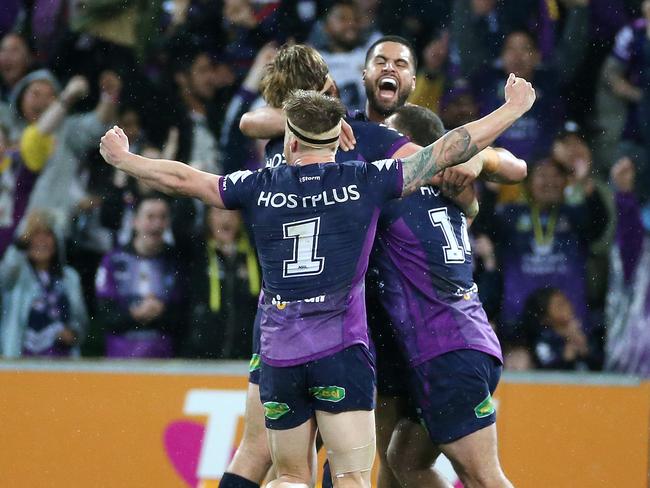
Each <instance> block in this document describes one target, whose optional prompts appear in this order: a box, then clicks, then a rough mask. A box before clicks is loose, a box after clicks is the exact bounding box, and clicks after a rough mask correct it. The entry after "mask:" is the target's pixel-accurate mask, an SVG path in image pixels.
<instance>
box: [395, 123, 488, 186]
mask: <svg viewBox="0 0 650 488" xmlns="http://www.w3.org/2000/svg"><path fill="white" fill-rule="evenodd" d="M477 153H478V148H477V147H476V144H474V143H473V142H472V136H471V135H470V133H469V132H468V131H467V129H465V128H464V127H459V128H458V129H454V130H452V131H451V132H449V133H447V134H445V135H444V136H443V137H441V138H440V139H438V140H437V141H436V142H434V143H433V144H431V145H430V146H427V147H425V148H423V149H421V150H420V151H418V152H416V153H415V154H413V155H411V156H409V157H407V158H404V161H403V164H404V166H403V171H404V184H403V191H402V194H404V195H405V194H408V193H412V192H414V191H416V190H417V189H418V188H419V187H420V186H422V185H426V184H427V183H428V182H429V180H430V179H431V178H432V177H433V176H434V175H435V174H436V173H438V172H440V171H442V170H443V169H445V168H447V167H449V166H454V165H456V164H460V163H464V162H465V161H467V160H468V159H470V158H471V157H472V156H474V155H475V154H477Z"/></svg>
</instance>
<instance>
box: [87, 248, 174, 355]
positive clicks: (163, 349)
mask: <svg viewBox="0 0 650 488" xmlns="http://www.w3.org/2000/svg"><path fill="white" fill-rule="evenodd" d="M95 286H96V294H97V298H99V299H106V300H111V301H112V302H113V303H114V304H115V305H116V306H117V307H118V308H119V309H120V311H121V312H122V313H124V314H129V307H131V306H132V305H135V304H137V303H139V302H140V301H141V300H142V299H143V298H144V297H146V296H147V295H154V296H155V297H156V298H158V299H159V300H160V301H162V302H163V303H164V304H165V305H166V306H167V307H171V306H175V305H177V304H178V303H179V301H180V298H181V293H180V280H179V276H178V267H177V264H176V261H175V259H174V258H173V255H172V254H171V253H170V252H163V253H161V254H159V255H157V256H153V257H143V256H139V255H137V254H136V253H135V250H134V249H133V248H132V247H127V248H124V249H116V250H114V251H112V252H110V253H108V254H107V255H106V256H104V258H103V259H102V262H101V264H100V266H99V269H98V270H97V279H96V283H95ZM165 326H166V329H167V330H170V329H173V328H174V327H175V326H176V324H165ZM171 355H172V341H171V338H170V336H169V334H165V333H163V332H162V331H160V330H156V329H144V328H143V329H138V330H132V331H125V332H122V333H114V334H111V333H108V334H107V336H106V356H107V357H171Z"/></svg>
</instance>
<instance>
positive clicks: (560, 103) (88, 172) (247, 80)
mask: <svg viewBox="0 0 650 488" xmlns="http://www.w3.org/2000/svg"><path fill="white" fill-rule="evenodd" d="M387 34H394V35H400V36H403V37H405V38H407V39H408V40H409V41H411V42H412V43H413V45H414V46H415V47H416V51H417V53H418V57H419V66H420V68H419V70H418V73H417V84H416V90H415V91H414V92H413V93H412V95H411V97H410V99H409V102H411V103H415V104H419V105H422V106H425V107H428V108H430V109H431V110H433V111H435V112H436V113H438V114H439V115H440V117H441V118H442V120H443V122H444V123H445V126H446V128H447V129H452V128H455V127H457V126H459V125H461V124H463V123H466V122H468V121H470V120H474V119H476V118H478V117H479V116H481V115H483V114H486V113H488V112H490V111H491V110H493V109H494V108H496V107H497V106H498V105H499V104H500V103H501V100H502V97H503V85H504V80H505V79H506V77H507V74H508V73H510V72H514V73H515V74H517V75H518V76H521V77H524V78H526V79H527V80H528V81H531V82H532V83H533V85H534V87H535V89H536V91H537V102H536V103H535V105H534V107H533V109H532V110H531V111H529V112H528V113H527V114H525V116H524V117H522V118H521V119H520V120H518V121H517V122H516V123H515V125H514V126H513V127H512V128H510V129H509V130H508V131H507V132H506V133H505V134H504V135H503V136H502V137H501V138H500V139H499V140H498V141H497V143H496V144H495V145H496V146H499V147H504V148H506V149H509V150H510V151H512V152H513V153H514V154H515V155H516V156H518V157H520V158H523V159H525V160H526V161H527V163H528V167H529V169H528V178H527V180H526V181H525V182H524V183H523V184H521V185H519V186H499V185H497V184H493V183H479V182H477V183H476V185H477V188H478V190H479V194H480V207H481V210H480V213H479V216H478V218H477V219H476V220H475V222H474V223H473V225H472V227H471V229H470V234H471V243H472V249H473V253H474V261H475V280H476V282H477V283H478V285H479V292H480V296H481V298H482V300H483V303H484V305H485V309H486V311H487V313H488V316H489V318H490V320H491V322H492V324H493V325H494V327H495V330H496V331H497V333H498V335H499V338H500V340H501V342H502V345H503V348H504V352H505V356H506V362H505V365H506V369H510V370H526V369H535V368H544V369H564V370H603V369H605V370H613V371H621V372H629V373H636V374H642V375H650V273H648V271H649V270H650V237H649V236H650V191H649V190H648V188H649V187H650V161H649V158H650V57H648V55H647V53H648V52H650V51H649V49H650V1H648V0H645V1H642V0H518V1H516V2H514V1H512V2H506V1H501V0H427V1H422V0H420V1H418V0H329V1H326V0H285V1H274V0H220V1H211V0H166V1H162V0H156V1H151V2H141V1H135V0H103V1H101V2H95V1H92V0H89V1H86V2H71V1H66V0H59V1H40V0H34V1H23V0H3V2H2V7H0V182H1V183H0V258H1V260H2V261H1V264H0V291H1V294H2V302H1V312H2V315H1V320H0V347H1V348H0V355H2V356H3V357H12V358H13V357H20V356H23V357H25V356H30V357H33V356H49V357H52V356H57V357H61V356H63V357H69V356H74V357H90V356H106V357H114V358H117V357H122V358H124V357H138V358H142V357H151V358H153V357H157V358H168V357H183V358H198V359H235V358H238V359H247V358H248V357H249V356H250V350H251V340H252V323H253V317H254V315H255V309H256V306H257V297H258V294H259V291H260V287H261V283H260V281H261V279H260V277H261V273H260V269H259V267H258V264H257V261H256V258H255V250H254V247H253V245H252V243H251V242H250V241H249V239H248V237H247V235H246V232H245V226H244V225H243V222H242V219H241V217H240V216H239V215H238V214H236V213H233V212H227V211H222V210H218V209H212V208H205V207H204V206H203V205H202V204H201V203H199V202H198V201H194V200H189V199H169V198H167V197H164V196H161V195H160V194H157V193H156V192H154V191H153V190H152V189H151V188H148V187H146V186H144V185H143V184H141V183H140V182H137V181H135V180H133V179H132V178H130V177H127V176H126V175H125V174H123V173H120V172H116V171H114V170H113V168H112V167H110V166H108V165H106V164H104V163H103V161H102V160H101V158H100V156H99V153H98V144H99V139H100V137H101V136H102V135H103V133H104V131H105V130H106V129H107V128H108V127H110V126H112V125H114V124H117V125H119V126H120V127H122V128H123V129H124V131H125V133H126V134H127V135H128V137H129V140H130V144H131V150H132V151H133V152H137V153H140V154H143V155H148V156H154V157H165V158H169V159H177V160H180V161H184V162H186V163H187V164H189V165H191V166H193V167H196V168H199V169H202V170H205V171H210V172H213V173H218V174H225V173H228V172H232V171H237V170H239V169H243V168H247V169H254V168H259V167H261V166H262V165H263V164H264V157H263V152H262V149H263V145H262V144H260V142H258V141H257V142H256V141H253V140H250V139H247V138H245V137H244V136H243V135H242V133H241V132H240V130H239V118H240V116H241V114H242V113H244V112H245V111H247V110H249V109H251V108H255V107H259V106H261V105H262V104H263V102H262V101H261V99H260V98H259V86H260V80H261V78H262V76H263V74H264V67H265V65H266V64H267V63H268V62H269V61H270V60H272V59H273V56H274V54H275V52H276V50H277V48H278V47H279V46H281V45H282V44H283V43H285V42H298V43H309V44H311V45H313V46H314V47H316V48H317V49H318V50H319V51H320V52H321V53H322V55H323V57H324V59H325V60H326V61H327V63H328V65H329V68H330V72H331V75H332V78H333V79H334V80H335V81H336V83H337V85H338V87H339V91H340V93H341V98H342V100H343V101H344V103H345V104H346V105H347V107H348V109H349V110H355V109H358V110H363V109H364V108H365V101H366V100H365V91H364V86H363V83H362V80H361V72H362V70H363V67H364V62H365V55H366V50H367V47H368V46H369V45H370V44H372V43H373V42H374V41H375V40H376V39H378V38H379V37H380V36H381V35H387Z"/></svg>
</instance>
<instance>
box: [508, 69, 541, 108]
mask: <svg viewBox="0 0 650 488" xmlns="http://www.w3.org/2000/svg"><path fill="white" fill-rule="evenodd" d="M505 97H506V105H507V106H509V107H511V109H512V110H513V111H514V112H515V113H516V114H517V116H518V117H521V116H522V115H523V114H525V113H526V112H528V110H530V107H532V106H533V103H534V102H535V89H534V88H533V85H531V84H530V83H529V82H528V81H526V80H524V79H523V78H517V77H516V76H515V75H514V74H512V73H510V76H509V77H508V81H506V88H505Z"/></svg>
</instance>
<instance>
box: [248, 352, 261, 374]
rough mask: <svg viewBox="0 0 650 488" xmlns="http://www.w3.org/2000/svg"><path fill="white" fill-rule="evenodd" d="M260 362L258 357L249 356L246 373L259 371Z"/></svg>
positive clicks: (255, 355)
mask: <svg viewBox="0 0 650 488" xmlns="http://www.w3.org/2000/svg"><path fill="white" fill-rule="evenodd" d="M260 361H261V358H260V355H259V354H253V355H252V356H251V360H250V362H249V363H248V372H249V373H252V372H253V371H257V370H258V369H260V366H261V364H260Z"/></svg>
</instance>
